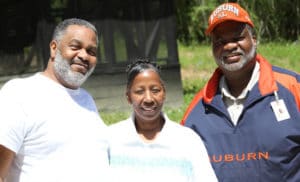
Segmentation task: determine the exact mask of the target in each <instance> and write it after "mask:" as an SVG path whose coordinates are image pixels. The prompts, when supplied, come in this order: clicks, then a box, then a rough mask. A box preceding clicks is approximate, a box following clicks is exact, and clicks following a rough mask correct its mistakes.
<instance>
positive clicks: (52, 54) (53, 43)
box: [49, 40, 58, 60]
mask: <svg viewBox="0 0 300 182" xmlns="http://www.w3.org/2000/svg"><path fill="white" fill-rule="evenodd" d="M49 46H50V58H51V60H54V58H55V55H56V51H57V49H58V44H57V42H56V41H55V40H52V41H51V42H50V45H49Z"/></svg>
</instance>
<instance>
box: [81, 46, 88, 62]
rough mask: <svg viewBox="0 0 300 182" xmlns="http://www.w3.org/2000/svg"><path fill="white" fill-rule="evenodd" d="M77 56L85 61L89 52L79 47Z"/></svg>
mask: <svg viewBox="0 0 300 182" xmlns="http://www.w3.org/2000/svg"><path fill="white" fill-rule="evenodd" d="M78 57H79V58H80V59H81V60H83V61H86V60H88V57H89V54H88V53H87V51H86V50H85V49H80V50H79V52H78Z"/></svg>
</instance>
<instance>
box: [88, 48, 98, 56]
mask: <svg viewBox="0 0 300 182" xmlns="http://www.w3.org/2000/svg"><path fill="white" fill-rule="evenodd" d="M87 52H88V54H89V55H91V56H96V55H97V51H96V49H89V50H88V51H87Z"/></svg>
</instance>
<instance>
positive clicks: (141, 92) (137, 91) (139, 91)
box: [133, 89, 144, 95]
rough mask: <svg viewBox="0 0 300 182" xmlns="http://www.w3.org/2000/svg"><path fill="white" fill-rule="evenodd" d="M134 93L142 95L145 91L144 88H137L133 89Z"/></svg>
mask: <svg viewBox="0 0 300 182" xmlns="http://www.w3.org/2000/svg"><path fill="white" fill-rule="evenodd" d="M133 93H134V94H137V95H142V94H143V93H144V90H143V89H136V90H134V91H133Z"/></svg>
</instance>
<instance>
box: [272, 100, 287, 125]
mask: <svg viewBox="0 0 300 182" xmlns="http://www.w3.org/2000/svg"><path fill="white" fill-rule="evenodd" d="M271 106H272V109H273V111H274V113H275V116H276V119H277V121H278V122H279V121H283V120H286V119H289V118H290V114H289V112H288V110H287V108H286V105H285V103H284V101H283V100H282V99H280V100H276V101H273V102H271Z"/></svg>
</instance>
